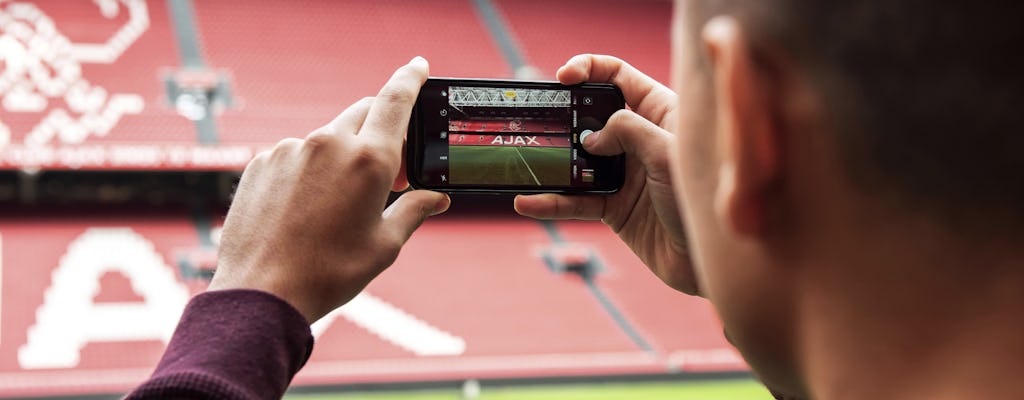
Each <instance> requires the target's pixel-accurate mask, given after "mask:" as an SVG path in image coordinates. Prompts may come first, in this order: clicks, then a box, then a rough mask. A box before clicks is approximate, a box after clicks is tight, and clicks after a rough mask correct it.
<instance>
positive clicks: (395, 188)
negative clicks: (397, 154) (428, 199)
mask: <svg viewBox="0 0 1024 400" xmlns="http://www.w3.org/2000/svg"><path fill="white" fill-rule="evenodd" d="M408 188H409V177H408V176H406V170H405V142H403V143H402V166H401V167H399V168H398V175H396V176H395V181H394V182H393V183H391V191H392V192H401V191H404V190H405V189H408Z"/></svg>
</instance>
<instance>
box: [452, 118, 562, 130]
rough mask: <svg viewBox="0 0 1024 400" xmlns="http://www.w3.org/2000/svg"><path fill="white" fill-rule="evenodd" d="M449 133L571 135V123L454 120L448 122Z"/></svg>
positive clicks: (521, 120)
mask: <svg viewBox="0 0 1024 400" xmlns="http://www.w3.org/2000/svg"><path fill="white" fill-rule="evenodd" d="M448 131H449V132H534V133H569V123H568V122H565V121H550V120H530V119H483V120H481V119H473V120H465V121H458V120H452V121H449V122H448Z"/></svg>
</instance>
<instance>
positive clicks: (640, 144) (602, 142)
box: [580, 110, 672, 159]
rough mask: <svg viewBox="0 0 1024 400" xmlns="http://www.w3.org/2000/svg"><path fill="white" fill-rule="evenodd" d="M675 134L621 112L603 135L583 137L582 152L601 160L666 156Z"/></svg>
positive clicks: (611, 119)
mask: <svg viewBox="0 0 1024 400" xmlns="http://www.w3.org/2000/svg"><path fill="white" fill-rule="evenodd" d="M671 137H672V134H671V133H669V132H668V131H666V130H664V129H661V127H659V126H658V125H655V124H654V123H653V122H651V121H648V120H647V119H646V118H644V117H641V116H640V115H639V114H637V113H635V112H633V111H630V110H619V111H616V112H615V114H612V116H611V118H608V122H607V123H606V124H605V125H604V128H603V129H601V130H600V131H597V132H593V133H587V132H584V133H583V134H582V135H580V140H581V141H582V142H583V149H584V150H586V151H587V152H588V153H591V154H594V155H598V156H615V155H619V154H622V153H626V154H627V155H628V156H632V157H636V158H640V159H643V158H644V157H645V156H647V155H648V154H650V153H651V152H664V151H665V148H666V147H665V146H666V145H667V144H668V140H669V139H670V138H671Z"/></svg>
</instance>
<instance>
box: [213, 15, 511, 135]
mask: <svg viewBox="0 0 1024 400" xmlns="http://www.w3.org/2000/svg"><path fill="white" fill-rule="evenodd" d="M247 9H248V11H249V12H247V13H244V14H243V13H239V12H238V7H237V4H236V3H233V2H218V1H213V2H196V14H197V16H198V20H199V22H200V30H201V33H200V34H201V35H202V37H203V45H204V50H205V52H206V54H207V57H208V58H209V60H210V63H211V65H215V66H218V67H224V68H227V69H229V70H230V71H232V75H233V79H234V80H235V81H236V82H239V85H238V90H237V96H238V97H239V98H240V103H241V106H240V107H239V109H238V110H236V111H229V112H226V113H225V114H224V115H223V116H222V117H221V119H220V120H219V121H218V122H219V123H220V124H221V136H222V138H223V140H224V141H226V142H248V141H252V140H256V141H262V142H270V143H273V142H276V141H277V140H279V139H281V138H283V137H286V136H294V135H303V134H305V133H306V132H309V131H311V130H313V129H315V128H317V127H319V126H320V125H321V124H323V123H324V122H325V121H329V120H330V119H331V118H334V116H335V115H337V114H338V113H339V110H341V109H342V108H343V107H345V106H347V105H349V104H352V103H353V102H355V101H356V100H359V99H360V98H361V97H363V96H370V95H374V94H376V93H377V90H379V89H380V86H381V85H383V84H384V82H385V81H386V80H387V78H388V76H390V75H391V72H392V70H393V67H396V66H399V65H402V64H404V63H406V62H408V61H409V59H411V58H413V57H414V56H417V55H420V56H423V57H425V58H426V59H427V60H429V61H430V72H431V74H432V75H434V76H472V77H485V78H486V77H490V78H498V77H506V76H509V75H510V73H511V71H508V69H507V67H506V66H505V65H504V63H503V62H502V61H501V56H500V54H498V52H497V49H495V48H494V46H493V45H492V43H491V40H490V39H489V38H488V36H487V33H486V32H485V31H484V29H483V27H482V26H481V25H480V22H479V20H478V19H477V18H476V16H475V15H474V14H473V8H472V7H470V5H469V4H468V2H463V1H444V2H425V1H417V0H388V1H365V2H364V1H347V2H344V4H338V3H335V2H329V1H316V0H302V1H288V2H269V3H262V4H260V5H259V6H258V7H247ZM396 10H401V12H396ZM253 38H259V40H253ZM382 49H386V51H382ZM242 83H244V84H242Z"/></svg>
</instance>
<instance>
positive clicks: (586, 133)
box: [580, 129, 594, 145]
mask: <svg viewBox="0 0 1024 400" xmlns="http://www.w3.org/2000/svg"><path fill="white" fill-rule="evenodd" d="M593 134H594V131H592V130H590V129H584V130H583V132H582V133H580V143H583V145H586V144H587V137H588V136H590V135H593Z"/></svg>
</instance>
